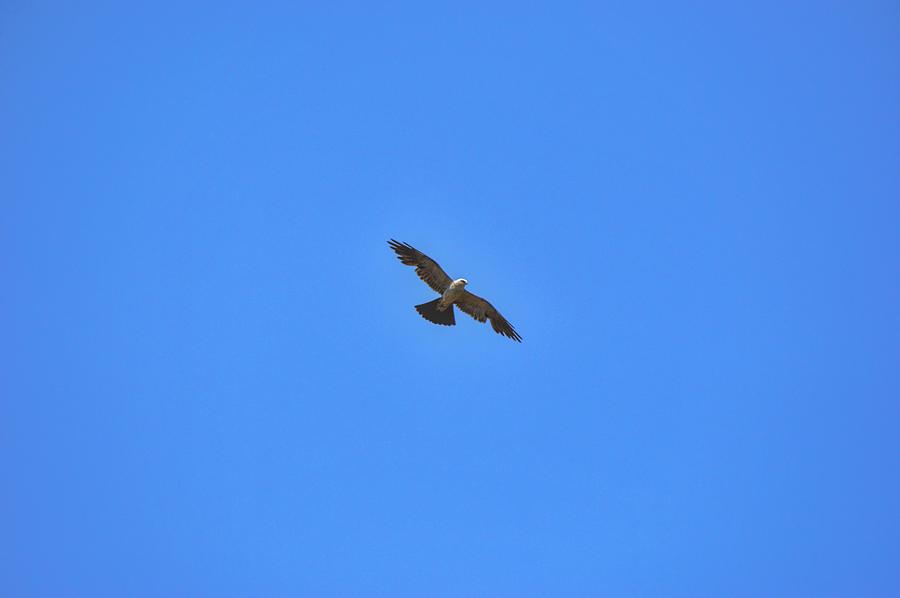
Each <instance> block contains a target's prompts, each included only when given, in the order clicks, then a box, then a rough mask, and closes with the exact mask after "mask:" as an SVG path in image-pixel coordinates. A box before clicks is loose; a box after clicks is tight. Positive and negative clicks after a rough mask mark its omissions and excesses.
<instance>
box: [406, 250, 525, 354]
mask: <svg viewBox="0 0 900 598" xmlns="http://www.w3.org/2000/svg"><path fill="white" fill-rule="evenodd" d="M388 246H390V248H391V249H393V250H394V251H395V252H396V253H397V259H398V260H400V261H401V262H402V263H403V264H404V265H406V266H415V268H416V274H418V276H419V278H421V279H422V280H423V281H425V284H427V285H428V286H430V287H431V289H432V290H433V291H435V292H436V293H440V295H441V296H440V297H438V298H437V299H435V300H434V301H429V302H428V303H423V304H422V305H417V306H416V311H417V312H419V315H421V316H422V317H423V318H425V319H426V320H428V321H429V322H433V323H435V324H441V325H442V326H453V325H455V324H456V319H455V317H454V316H453V306H454V305H455V306H456V307H458V308H459V309H460V310H462V311H463V312H465V313H467V314H469V315H470V316H472V317H473V318H475V319H476V320H478V321H479V322H485V321H486V320H490V321H491V327H492V328H493V329H494V332H496V333H497V334H502V335H503V336H506V337H509V338H511V339H513V340H514V341H516V342H519V343H521V342H522V337H521V336H519V333H518V332H516V329H515V328H513V327H512V324H510V323H509V322H507V321H506V318H504V317H503V316H501V315H500V312H499V311H497V309H496V308H495V307H494V306H493V305H491V304H490V303H488V302H487V300H485V299H482V298H481V297H479V296H478V295H475V294H474V293H470V292H469V291H467V290H466V285H467V284H469V281H468V280H466V279H465V278H457V279H456V280H453V279H452V278H450V277H449V276H448V275H447V273H446V272H444V270H443V269H442V268H441V267H440V265H438V263H437V262H436V261H434V260H433V259H431V258H430V257H428V256H427V255H425V254H424V253H422V252H421V251H419V250H418V249H416V248H415V247H413V246H412V245H409V244H407V243H400V242H399V241H395V240H394V239H391V240H390V241H388Z"/></svg>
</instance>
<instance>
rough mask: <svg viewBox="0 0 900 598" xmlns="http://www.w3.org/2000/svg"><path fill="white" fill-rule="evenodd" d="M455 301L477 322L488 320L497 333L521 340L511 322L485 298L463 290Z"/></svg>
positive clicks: (457, 305) (517, 340)
mask: <svg viewBox="0 0 900 598" xmlns="http://www.w3.org/2000/svg"><path fill="white" fill-rule="evenodd" d="M455 303H456V307H458V308H459V309H460V310H461V311H463V312H465V313H467V314H469V315H470V316H472V317H473V318H475V319H476V320H478V321H479V322H484V321H485V320H490V321H491V327H492V328H493V329H494V332H496V333H497V334H502V335H503V336H507V337H509V338H511V339H513V340H514V341H516V342H519V343H521V342H522V337H521V336H519V333H518V332H516V329H515V328H513V326H512V324H510V323H509V322H507V321H506V318H504V317H503V316H501V315H500V312H499V311H497V308H495V307H494V306H493V305H491V304H490V303H489V302H488V301H487V300H486V299H482V298H481V297H479V296H478V295H474V294H472V293H470V292H469V291H463V293H462V295H461V296H460V298H459V299H457V300H456V302H455Z"/></svg>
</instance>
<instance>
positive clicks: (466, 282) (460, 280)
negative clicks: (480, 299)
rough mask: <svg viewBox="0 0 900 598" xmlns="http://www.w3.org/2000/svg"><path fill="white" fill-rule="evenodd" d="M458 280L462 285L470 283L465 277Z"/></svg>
mask: <svg viewBox="0 0 900 598" xmlns="http://www.w3.org/2000/svg"><path fill="white" fill-rule="evenodd" d="M456 282H458V283H459V284H461V285H462V286H466V285H467V284H469V281H468V280H466V279H465V278H460V279H459V280H457V281H456Z"/></svg>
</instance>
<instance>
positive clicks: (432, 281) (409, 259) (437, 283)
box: [388, 239, 453, 295]
mask: <svg viewBox="0 0 900 598" xmlns="http://www.w3.org/2000/svg"><path fill="white" fill-rule="evenodd" d="M388 245H389V246H390V248H391V249H393V250H394V251H395V252H397V259H398V260H400V261H401V262H402V263H403V264H404V265H407V266H415V267H416V274H418V275H419V278H421V279H422V280H424V281H425V284H427V285H428V286H430V287H431V288H432V289H433V290H434V291H435V292H437V293H440V294H441V295H443V294H444V291H446V290H447V288H448V287H449V286H450V283H451V282H453V280H452V279H451V278H450V277H449V276H447V273H446V272H444V271H443V270H442V269H441V267H440V265H439V264H438V263H437V262H436V261H434V260H433V259H431V258H430V257H428V256H427V255H425V254H424V253H422V252H421V251H419V250H418V249H416V248H415V247H413V246H412V245H409V244H407V243H400V242H399V241H395V240H393V239H391V240H390V241H388Z"/></svg>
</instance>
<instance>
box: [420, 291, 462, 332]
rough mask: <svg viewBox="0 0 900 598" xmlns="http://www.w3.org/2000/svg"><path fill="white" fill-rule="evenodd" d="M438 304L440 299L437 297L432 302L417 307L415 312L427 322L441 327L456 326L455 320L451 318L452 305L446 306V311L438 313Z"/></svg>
mask: <svg viewBox="0 0 900 598" xmlns="http://www.w3.org/2000/svg"><path fill="white" fill-rule="evenodd" d="M440 302H441V298H440V297H438V298H437V299H435V300H434V301H429V302H428V303H423V304H422V305H417V306H416V311H417V312H419V315H420V316H422V317H423V318H425V319H426V320H428V321H429V322H434V323H435V324H440V325H441V326H453V325H454V324H456V318H455V317H454V316H453V305H452V304H451V305H448V306H447V309H445V310H444V311H440V310H439V309H438V303H440Z"/></svg>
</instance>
